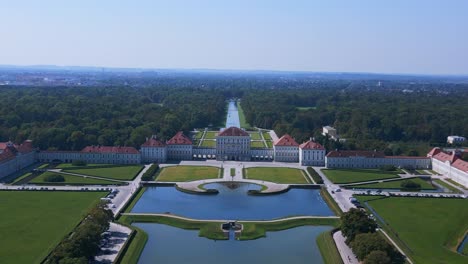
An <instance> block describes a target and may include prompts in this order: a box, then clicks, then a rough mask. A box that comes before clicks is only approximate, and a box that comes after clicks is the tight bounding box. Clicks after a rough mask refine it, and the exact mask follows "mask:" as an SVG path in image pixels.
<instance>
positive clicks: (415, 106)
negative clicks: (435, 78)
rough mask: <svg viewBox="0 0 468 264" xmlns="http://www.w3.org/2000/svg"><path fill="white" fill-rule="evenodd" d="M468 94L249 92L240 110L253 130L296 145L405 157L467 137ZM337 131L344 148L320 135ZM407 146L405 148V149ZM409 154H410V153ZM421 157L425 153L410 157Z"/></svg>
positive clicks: (329, 90) (379, 91)
mask: <svg viewBox="0 0 468 264" xmlns="http://www.w3.org/2000/svg"><path fill="white" fill-rule="evenodd" d="M467 101H468V89H458V90H456V91H452V92H450V93H448V94H446V92H441V91H439V90H424V91H417V92H413V93H403V92H402V91H394V90H392V91H388V90H383V89H380V90H367V89H354V88H347V89H333V88H332V89H310V88H309V89H284V90H280V89H271V90H261V89H252V90H248V91H245V92H244V95H243V98H242V108H243V110H244V113H245V116H246V120H247V122H248V123H250V124H251V125H253V126H257V127H261V128H268V129H274V130H275V131H276V132H277V134H279V136H281V135H282V134H284V133H289V134H291V135H292V136H293V137H294V138H295V139H296V140H297V141H298V142H299V143H300V142H302V141H304V140H307V139H308V138H309V137H312V136H314V137H316V139H317V140H319V141H321V142H322V143H323V144H325V145H326V147H327V148H328V149H335V148H339V149H377V150H382V151H383V150H385V149H387V151H386V153H387V154H388V155H400V154H407V155H408V154H410V153H409V152H410V151H412V150H416V152H417V149H408V148H406V149H405V147H406V146H408V145H411V144H415V145H417V144H418V143H421V142H424V143H425V144H426V145H427V147H428V146H429V144H432V145H444V144H445V142H446V139H447V136H448V135H468V115H467V114H466V113H468V105H467V104H466V102H467ZM324 125H331V126H334V127H335V128H337V130H338V133H339V134H340V136H342V137H344V138H346V139H347V142H346V143H345V144H340V143H336V142H334V141H330V140H327V139H325V138H324V137H322V136H321V135H320V133H321V129H322V126H324ZM408 143H410V144H408ZM413 152H414V151H413ZM413 154H414V155H417V154H419V155H421V154H425V153H413Z"/></svg>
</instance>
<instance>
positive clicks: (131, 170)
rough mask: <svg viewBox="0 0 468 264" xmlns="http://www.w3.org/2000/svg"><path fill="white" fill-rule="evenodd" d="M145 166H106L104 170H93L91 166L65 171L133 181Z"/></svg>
mask: <svg viewBox="0 0 468 264" xmlns="http://www.w3.org/2000/svg"><path fill="white" fill-rule="evenodd" d="M142 168H143V166H141V165H122V166H116V165H113V166H106V167H102V168H92V166H91V167H89V166H86V167H83V168H80V169H76V168H73V169H72V168H70V169H64V171H66V172H70V173H77V174H83V175H89V176H96V177H102V178H109V179H115V180H126V181H130V180H133V179H134V178H135V177H136V176H137V174H138V173H139V172H140V171H141V169H142Z"/></svg>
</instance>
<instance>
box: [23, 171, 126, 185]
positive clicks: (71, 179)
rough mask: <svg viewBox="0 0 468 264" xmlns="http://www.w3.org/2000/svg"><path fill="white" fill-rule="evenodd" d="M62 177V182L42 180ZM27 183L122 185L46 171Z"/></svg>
mask: <svg viewBox="0 0 468 264" xmlns="http://www.w3.org/2000/svg"><path fill="white" fill-rule="evenodd" d="M56 174H59V175H62V176H63V178H64V179H65V181H64V182H46V181H44V178H45V177H47V176H49V175H56ZM28 183H32V184H44V185H67V184H70V185H90V184H91V185H93V184H94V185H95V184H122V183H121V182H115V181H106V180H101V179H93V178H87V177H86V178H85V177H80V176H73V175H67V174H63V173H55V172H51V171H46V172H44V173H42V174H41V175H39V176H37V177H35V178H34V179H32V180H30V181H29V182H28Z"/></svg>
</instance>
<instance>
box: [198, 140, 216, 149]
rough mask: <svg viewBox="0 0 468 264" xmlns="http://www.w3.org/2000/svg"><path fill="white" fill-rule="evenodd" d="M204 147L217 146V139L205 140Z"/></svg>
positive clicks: (202, 144)
mask: <svg viewBox="0 0 468 264" xmlns="http://www.w3.org/2000/svg"><path fill="white" fill-rule="evenodd" d="M201 146H202V147H210V148H211V147H215V146H216V141H215V140H203V142H202V143H201Z"/></svg>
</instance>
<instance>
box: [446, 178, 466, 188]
mask: <svg viewBox="0 0 468 264" xmlns="http://www.w3.org/2000/svg"><path fill="white" fill-rule="evenodd" d="M445 180H446V181H448V182H450V183H451V184H453V185H455V186H458V187H460V188H462V189H465V190H468V188H466V187H465V186H463V185H461V184H460V183H458V182H456V181H454V180H452V179H450V178H447V179H445Z"/></svg>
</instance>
